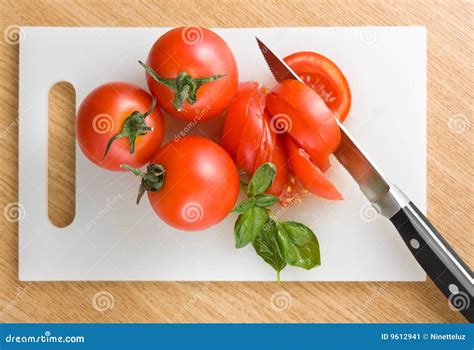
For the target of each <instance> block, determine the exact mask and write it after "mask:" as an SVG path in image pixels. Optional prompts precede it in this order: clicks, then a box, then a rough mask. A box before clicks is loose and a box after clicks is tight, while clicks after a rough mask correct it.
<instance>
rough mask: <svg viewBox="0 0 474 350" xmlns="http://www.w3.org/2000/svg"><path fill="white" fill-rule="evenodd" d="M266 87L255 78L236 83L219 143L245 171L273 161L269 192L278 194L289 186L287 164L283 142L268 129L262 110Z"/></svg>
mask: <svg viewBox="0 0 474 350" xmlns="http://www.w3.org/2000/svg"><path fill="white" fill-rule="evenodd" d="M267 92H268V90H267V89H266V88H264V87H262V86H261V85H260V84H259V83H256V82H245V83H240V84H239V89H238V91H237V95H236V96H235V98H234V100H233V101H232V103H231V105H230V107H229V110H228V113H227V118H226V121H225V124H224V129H223V131H222V137H221V141H220V144H221V145H222V147H223V148H224V149H225V150H226V151H227V152H228V153H229V155H230V156H231V157H232V158H233V159H234V161H235V163H236V165H237V166H238V167H239V168H240V169H242V170H244V171H245V172H246V173H248V174H253V173H254V172H255V170H256V169H257V168H258V167H259V166H260V165H261V164H263V163H265V162H271V163H273V164H275V166H276V168H277V172H276V175H275V179H274V181H273V184H272V186H271V187H270V189H269V191H268V192H269V193H271V194H273V195H275V196H279V195H280V194H281V193H282V192H283V191H284V190H287V189H288V186H287V182H288V179H289V173H288V167H287V164H286V155H285V149H284V145H283V144H282V141H281V140H280V139H279V137H278V136H279V135H277V134H275V133H274V132H273V131H272V130H271V126H270V116H269V115H268V114H267V112H266V111H265V104H266V96H267Z"/></svg>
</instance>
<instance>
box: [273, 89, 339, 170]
mask: <svg viewBox="0 0 474 350" xmlns="http://www.w3.org/2000/svg"><path fill="white" fill-rule="evenodd" d="M266 107H267V109H268V111H269V112H270V113H271V114H272V116H273V117H272V118H286V119H287V130H285V131H287V132H288V134H290V135H291V136H292V137H293V139H295V140H297V142H298V144H299V145H300V146H301V147H302V148H304V149H305V151H306V152H308V154H309V155H310V156H311V159H312V160H313V161H314V162H315V163H316V164H317V165H318V166H319V167H320V169H322V170H326V169H327V168H328V167H329V155H330V154H331V153H332V152H334V150H336V148H337V147H338V146H339V142H340V140H341V134H340V130H339V126H338V125H337V122H336V120H335V118H334V115H333V114H332V112H331V110H329V108H328V107H327V106H326V104H325V103H324V101H323V100H322V99H321V97H320V96H319V95H318V94H317V93H315V92H314V91H313V90H312V89H311V88H310V87H308V86H306V85H305V84H303V83H301V82H299V81H297V80H283V81H282V82H280V83H278V84H277V85H276V86H275V88H274V89H273V90H272V92H271V93H270V94H269V95H268V96H267V105H266ZM273 124H275V121H274V122H273Z"/></svg>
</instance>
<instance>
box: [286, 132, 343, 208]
mask: <svg viewBox="0 0 474 350" xmlns="http://www.w3.org/2000/svg"><path fill="white" fill-rule="evenodd" d="M284 138H285V148H286V154H287V156H288V163H289V165H290V169H291V171H292V173H293V175H294V176H295V177H296V178H297V179H298V181H299V182H300V183H301V185H302V186H303V187H304V188H305V189H307V190H308V191H309V192H311V193H313V194H315V195H317V196H319V197H323V198H327V199H333V200H339V199H342V196H341V194H340V193H339V191H338V190H337V189H336V187H335V186H334V185H333V184H332V183H331V182H330V181H329V180H328V178H327V177H326V176H325V175H324V173H323V172H322V171H321V170H320V169H319V168H318V167H317V166H316V165H315V164H314V163H313V162H312V161H311V159H310V157H309V155H308V154H307V153H306V152H305V151H304V150H303V149H302V148H300V147H299V146H298V145H297V144H296V142H295V141H293V139H292V138H291V137H290V136H288V135H285V136H284Z"/></svg>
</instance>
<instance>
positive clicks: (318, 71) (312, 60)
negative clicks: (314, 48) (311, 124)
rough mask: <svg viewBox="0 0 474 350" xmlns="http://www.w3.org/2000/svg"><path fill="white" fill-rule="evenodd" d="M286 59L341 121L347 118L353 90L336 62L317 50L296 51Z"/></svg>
mask: <svg viewBox="0 0 474 350" xmlns="http://www.w3.org/2000/svg"><path fill="white" fill-rule="evenodd" d="M284 61H285V62H286V63H287V64H288V66H290V68H291V69H292V70H293V71H294V72H295V73H296V74H298V75H299V76H300V78H301V79H302V80H303V81H304V82H305V84H306V85H308V86H309V87H311V88H312V89H313V90H314V91H316V92H317V93H318V95H319V96H321V98H322V99H323V100H324V102H325V103H326V105H327V106H328V107H329V109H331V111H332V112H333V113H334V115H335V116H336V117H337V118H338V119H339V120H340V121H344V119H346V117H347V114H348V113H349V110H350V108H351V90H350V88H349V84H348V83H347V80H346V78H345V77H344V74H342V72H341V70H340V69H339V68H338V66H336V64H335V63H334V62H332V61H331V60H330V59H328V58H327V57H324V56H323V55H320V54H318V53H316V52H296V53H294V54H292V55H289V56H287V57H285V58H284Z"/></svg>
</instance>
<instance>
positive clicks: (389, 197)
mask: <svg viewBox="0 0 474 350" xmlns="http://www.w3.org/2000/svg"><path fill="white" fill-rule="evenodd" d="M256 39H257V43H258V46H259V48H260V51H262V54H263V56H264V58H265V61H266V62H267V64H268V67H269V68H270V70H271V72H272V73H273V76H274V77H275V79H276V80H277V81H282V80H285V79H296V80H298V81H300V82H301V83H304V82H303V81H302V80H301V78H300V77H299V76H298V75H296V73H295V72H293V71H292V70H291V68H290V67H288V65H287V64H286V63H285V62H284V61H283V60H282V59H280V58H279V57H278V56H277V55H275V54H274V53H273V52H272V51H270V50H269V49H268V47H267V46H266V45H264V44H263V43H262V42H261V41H260V40H259V39H258V38H256ZM336 121H337V123H338V125H339V127H340V130H341V143H340V145H339V147H338V148H337V149H336V151H335V152H334V155H335V157H336V158H337V159H338V160H339V162H340V163H341V164H342V165H343V166H344V168H346V170H347V171H348V172H349V174H350V175H351V176H352V178H353V179H354V180H355V181H356V182H357V184H358V185H359V188H360V190H361V191H362V193H363V194H364V195H365V196H366V197H367V199H368V200H369V202H370V203H371V204H372V205H373V206H374V207H375V209H376V210H378V211H379V212H380V213H381V214H382V215H383V216H385V217H386V218H388V219H389V220H390V221H391V222H392V223H393V225H394V226H395V228H396V229H397V231H398V232H399V233H400V236H401V237H402V239H403V241H404V242H405V244H406V245H407V247H408V249H409V250H410V251H411V253H412V254H413V256H414V257H415V259H416V260H417V261H418V263H419V264H420V265H421V267H422V268H423V269H424V270H425V271H426V273H427V274H428V276H429V277H430V278H431V279H432V280H433V282H434V283H435V284H436V286H438V288H439V290H440V291H441V292H442V293H443V294H444V295H445V296H446V297H447V298H448V299H449V302H450V305H451V307H452V308H453V309H455V310H458V311H460V312H461V313H462V314H463V315H464V317H466V319H467V320H468V321H469V322H471V323H472V322H474V306H473V305H472V304H473V296H474V277H473V274H472V271H471V269H470V268H469V267H468V266H467V265H466V264H465V263H464V262H463V261H462V259H461V258H460V257H459V256H458V255H457V254H456V253H455V252H454V250H453V249H452V248H451V247H450V246H449V244H448V243H447V242H446V240H444V239H443V237H442V236H441V235H440V233H439V232H438V231H437V230H436V229H435V228H434V227H433V225H431V223H430V222H429V221H428V219H427V218H426V217H425V216H424V215H423V214H422V213H421V212H420V211H419V210H418V208H417V207H416V206H415V205H414V204H413V203H412V202H411V201H410V199H409V198H408V197H407V196H406V195H405V194H404V193H403V192H402V191H401V190H400V189H399V188H398V187H396V186H395V185H393V184H392V183H390V182H389V181H388V180H387V178H386V177H385V176H384V175H383V174H382V172H381V171H380V170H379V169H378V168H377V167H376V166H375V164H374V163H373V162H372V161H371V160H370V159H369V158H368V157H367V156H366V153H365V152H364V151H362V149H361V147H360V146H359V145H358V144H357V142H356V141H355V140H354V138H353V137H352V136H351V134H350V133H349V131H348V130H347V129H346V127H345V126H344V125H342V123H341V122H339V120H338V119H337V118H336Z"/></svg>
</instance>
